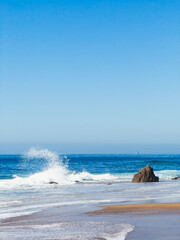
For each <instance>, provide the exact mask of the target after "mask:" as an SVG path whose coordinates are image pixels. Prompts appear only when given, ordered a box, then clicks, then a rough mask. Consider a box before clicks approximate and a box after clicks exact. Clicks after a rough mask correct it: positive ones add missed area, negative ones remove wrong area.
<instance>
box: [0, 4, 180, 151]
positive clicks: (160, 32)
mask: <svg viewBox="0 0 180 240" xmlns="http://www.w3.org/2000/svg"><path fill="white" fill-rule="evenodd" d="M179 13H180V2H179V1H177V0H176V1H175V0H171V1H169V0H158V1H157V0H128V1H127V0H99V1H98V0H88V1H87V0H76V1H73V0H61V1H59V0H31V1H30V0H27V1H24V0H6V1H4V0H2V1H1V3H0V153H12V152H14V153H15V152H17V153H19V152H23V151H24V150H25V149H26V148H28V147H31V146H40V147H42V146H43V147H44V146H45V147H48V148H52V149H54V150H56V151H58V152H62V151H64V152H67V153H73V152H75V153H77V152H78V153H81V152H82V153H84V152H86V153H121V152H124V153H131V152H134V151H135V150H136V149H137V148H140V149H141V150H142V152H143V151H144V152H146V151H149V152H179V153H180V67H179V66H180V14H179ZM98 146H99V147H98ZM145 146H146V147H145ZM152 146H153V147H152ZM158 146H159V147H158ZM147 149H149V150H147Z"/></svg>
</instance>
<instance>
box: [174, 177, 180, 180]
mask: <svg viewBox="0 0 180 240" xmlns="http://www.w3.org/2000/svg"><path fill="white" fill-rule="evenodd" d="M172 180H180V177H174V178H172Z"/></svg>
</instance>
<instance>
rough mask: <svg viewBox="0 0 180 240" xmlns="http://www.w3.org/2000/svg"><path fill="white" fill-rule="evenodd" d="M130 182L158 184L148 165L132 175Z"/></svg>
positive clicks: (157, 179)
mask: <svg viewBox="0 0 180 240" xmlns="http://www.w3.org/2000/svg"><path fill="white" fill-rule="evenodd" d="M132 182H133V183H138V182H159V178H158V177H156V176H155V174H154V172H153V168H151V167H150V165H147V166H146V167H145V168H143V169H140V170H139V172H138V173H136V174H135V175H134V177H133V179H132Z"/></svg>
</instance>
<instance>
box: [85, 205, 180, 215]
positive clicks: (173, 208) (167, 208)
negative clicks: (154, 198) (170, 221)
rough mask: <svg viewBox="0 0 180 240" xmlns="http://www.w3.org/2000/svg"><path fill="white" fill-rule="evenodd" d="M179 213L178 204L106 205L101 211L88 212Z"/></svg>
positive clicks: (179, 207) (97, 213)
mask: <svg viewBox="0 0 180 240" xmlns="http://www.w3.org/2000/svg"><path fill="white" fill-rule="evenodd" d="M138 212H140V213H151V214H153V213H159V212H161V213H163V212H164V213H167V212H169V213H173V212H175V213H180V203H143V204H126V205H107V206H101V209H99V210H95V211H93V212H90V213H89V214H92V215H99V214H116V213H117V214H118V213H138Z"/></svg>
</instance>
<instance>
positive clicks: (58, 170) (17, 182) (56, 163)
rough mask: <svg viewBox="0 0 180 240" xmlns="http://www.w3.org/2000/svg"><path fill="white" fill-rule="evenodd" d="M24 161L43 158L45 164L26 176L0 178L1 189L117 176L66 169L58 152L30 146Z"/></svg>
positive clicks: (108, 179) (70, 183)
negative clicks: (40, 169) (37, 170)
mask: <svg viewBox="0 0 180 240" xmlns="http://www.w3.org/2000/svg"><path fill="white" fill-rule="evenodd" d="M25 158H26V161H30V160H31V159H35V160H36V161H38V160H41V161H42V160H44V161H46V165H45V167H44V169H43V170H42V171H40V172H37V173H35V174H32V175H30V176H27V177H20V176H14V179H8V180H1V181H0V188H1V189H12V188H22V187H38V186H39V187H42V186H47V184H48V186H49V183H50V182H55V183H58V184H59V185H72V184H75V183H76V182H84V181H113V180H116V179H117V177H115V176H113V175H111V174H109V173H107V174H91V173H89V172H86V171H84V172H80V173H77V172H71V171H69V170H68V168H67V165H66V164H63V161H62V158H61V157H59V156H58V154H56V153H54V152H51V151H49V150H47V149H40V150H38V149H35V148H31V149H30V151H29V152H28V153H26V154H25Z"/></svg>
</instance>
